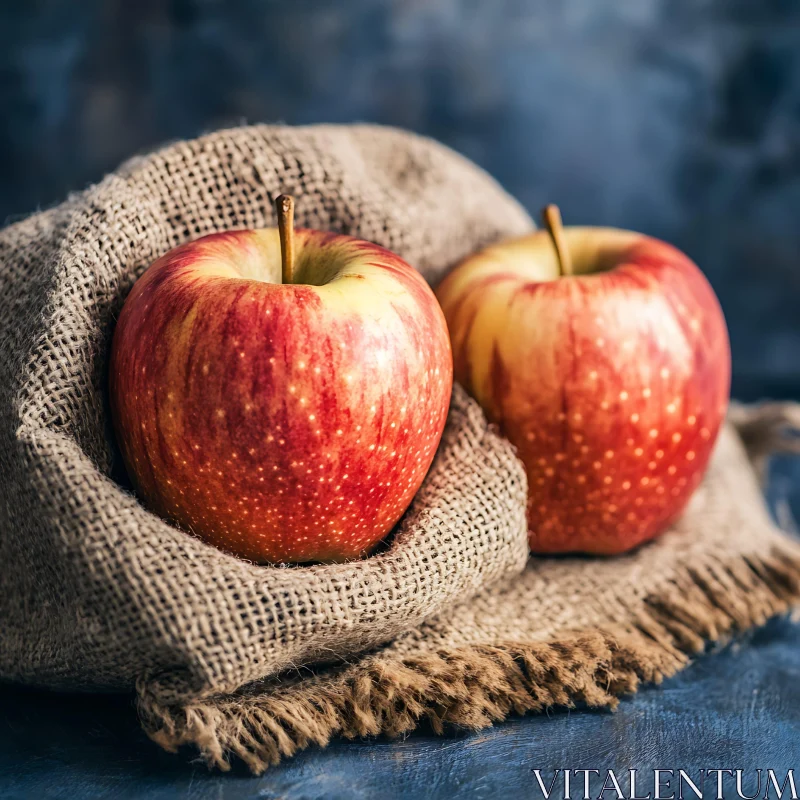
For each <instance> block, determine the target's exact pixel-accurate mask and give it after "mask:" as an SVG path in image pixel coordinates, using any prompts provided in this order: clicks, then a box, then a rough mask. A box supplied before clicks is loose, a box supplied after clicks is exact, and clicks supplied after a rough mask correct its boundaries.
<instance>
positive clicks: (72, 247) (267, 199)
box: [0, 126, 800, 772]
mask: <svg viewBox="0 0 800 800" xmlns="http://www.w3.org/2000/svg"><path fill="white" fill-rule="evenodd" d="M280 192H286V193H291V194H293V195H294V196H295V198H296V199H297V217H298V224H299V225H302V226H306V227H317V228H326V229H331V230H338V231H341V232H345V233H351V234H355V235H358V236H362V237H363V238H367V239H371V240H373V241H376V242H378V243H379V244H382V245H384V246H386V247H389V248H391V249H393V250H395V251H396V252H397V253H398V254H399V255H401V256H402V257H404V258H405V259H406V260H408V261H409V262H410V263H411V264H412V265H414V266H416V267H417V268H419V269H420V270H421V271H422V273H423V275H425V277H426V278H428V279H429V280H430V281H431V282H435V281H436V280H438V278H439V277H440V276H441V275H442V274H444V272H445V271H446V270H447V269H448V268H449V267H450V266H452V265H453V264H455V263H456V262H457V261H459V260H460V259H461V258H463V257H464V256H465V255H467V254H468V253H470V252H472V251H474V250H475V249H477V248H479V247H481V246H483V245H485V244H487V243H489V242H491V241H494V240H497V239H500V238H503V237H506V236H514V235H519V234H521V233H523V232H525V231H526V230H529V229H530V228H531V225H532V224H531V222H530V220H529V218H528V217H527V216H526V214H525V213H524V212H523V211H522V210H521V208H520V207H519V206H518V205H517V204H516V203H515V202H514V201H513V200H512V199H511V198H509V197H508V196H507V195H505V194H504V193H503V192H502V191H501V190H500V189H499V187H498V186H497V185H496V184H495V183H494V182H493V181H492V180H491V179H490V178H488V176H486V175H485V174H484V173H482V172H481V171H480V170H478V169H477V168H476V167H474V166H473V165H471V164H469V163H468V162H466V161H465V160H464V159H462V158H460V157H458V156H456V155H455V154H454V153H452V152H450V151H448V150H447V149H445V148H443V147H441V146H440V145H437V144H435V143H433V142H430V141H428V140H424V139H420V138H418V137H414V136H412V135H410V134H406V133H402V132H398V131H393V130H388V129H381V128H374V127H368V126H355V127H333V126H327V127H316V128H299V129H290V128H283V127H255V128H242V129H235V130H231V131H223V132H220V133H216V134H213V135H210V136H207V137H204V138H202V139H199V140H196V141H193V142H187V143H179V144H176V145H173V146H170V147H167V148H166V149H164V150H162V151H159V152H157V153H155V154H153V155H150V156H146V157H143V158H139V159H136V160H134V161H132V162H130V163H128V164H126V165H124V166H123V167H122V168H121V169H120V170H119V171H118V172H117V173H115V174H114V175H111V176H110V177H108V178H107V179H106V180H104V181H103V182H102V183H101V184H99V185H98V186H96V187H93V188H90V189H89V190H87V191H85V192H83V193H81V194H79V195H76V196H75V197H73V198H71V199H70V200H68V201H67V202H65V203H64V204H63V205H61V206H59V207H58V208H56V209H53V210H51V211H48V212H45V213H42V214H38V215H35V216H33V217H31V218H29V219H27V220H25V221H23V222H21V223H17V224H16V225H13V226H11V227H9V228H7V229H5V230H4V231H2V232H0V342H1V343H2V360H1V361H0V401H2V403H0V467H1V468H2V481H1V482H0V493H1V494H0V496H2V501H3V502H2V505H0V513H2V515H3V516H2V519H1V520H0V522H1V523H2V527H1V528H0V619H2V620H3V628H2V633H1V634H0V676H2V677H4V678H11V679H16V680H20V681H25V682H29V683H35V684H41V685H48V686H53V687H69V688H87V689H90V688H126V687H130V686H133V685H134V684H135V686H136V690H137V694H138V705H139V711H140V716H141V719H142V724H143V726H144V728H145V730H146V731H147V732H148V734H149V735H150V736H151V737H152V738H153V739H154V740H155V741H156V742H158V743H159V744H161V745H162V746H163V747H165V748H167V749H169V750H175V749H177V748H178V747H180V746H181V745H184V744H190V745H193V746H195V747H196V748H198V749H199V750H200V752H201V754H202V756H203V757H204V758H205V759H206V760H207V761H208V762H209V763H210V764H212V765H215V766H218V767H220V768H223V769H226V768H227V767H228V766H229V764H230V761H231V759H232V757H238V758H241V759H243V760H244V761H245V762H246V763H247V764H248V766H249V767H250V768H251V769H252V770H253V771H254V772H261V771H263V770H264V769H265V768H267V767H268V766H269V765H270V764H274V763H276V762H277V761H279V760H280V759H281V758H282V757H287V756H291V755H292V754H294V753H295V752H297V750H299V749H302V748H304V747H307V746H309V745H311V744H315V745H320V746H324V745H325V744H326V743H327V742H328V741H329V740H330V739H331V737H333V736H344V737H350V738H353V737H358V736H362V735H368V734H378V733H385V734H388V735H399V734H402V733H403V732H405V731H408V730H411V729H412V728H414V727H415V726H416V725H417V724H419V723H420V722H421V721H423V720H426V721H428V722H429V724H430V725H432V727H433V728H434V730H437V731H441V730H443V729H444V727H445V726H447V725H461V726H465V727H469V728H479V727H482V726H485V725H488V724H491V723H492V722H494V721H497V720H500V719H502V718H504V717H505V716H507V715H508V714H510V713H524V712H526V711H535V710H542V709H544V708H547V707H549V706H553V705H574V704H578V703H585V704H588V705H592V706H604V705H605V706H612V705H613V704H614V703H615V702H616V698H617V697H618V696H620V695H622V694H624V693H626V692H631V691H634V690H635V689H636V687H637V685H638V684H639V683H640V682H642V681H658V680H660V679H661V678H663V677H664V676H666V675H670V674H672V673H674V672H675V671H676V670H678V669H680V668H681V667H682V666H683V665H684V664H686V663H687V661H688V659H689V657H690V656H691V654H692V653H694V652H697V651H699V650H701V649H702V648H703V647H704V646H705V644H706V643H707V642H708V641H712V640H718V639H721V638H724V637H727V636H729V635H731V634H733V633H735V632H736V631H740V630H744V629H746V628H748V627H751V626H753V625H756V624H759V623H761V622H763V621H765V620H766V619H767V618H769V617H770V616H773V615H775V614H779V613H783V612H785V611H787V610H789V609H790V608H791V607H792V605H794V604H795V603H797V602H798V601H799V600H800V545H798V544H797V543H796V542H793V541H792V540H791V539H789V538H788V537H787V536H785V535H784V534H782V533H781V532H780V531H778V530H777V529H776V528H775V527H774V526H773V524H772V522H771V521H770V518H769V515H768V514H767V512H766V510H765V507H764V503H763V500H762V496H761V492H760V487H759V483H758V479H757V476H756V471H755V470H754V468H753V464H754V463H755V464H757V465H758V466H759V467H762V466H763V464H764V460H765V457H766V455H767V454H768V452H769V451H771V450H774V449H792V448H795V449H796V448H797V439H796V438H792V437H791V434H790V433H789V429H790V428H791V427H792V425H795V426H796V423H797V411H796V409H794V408H786V407H784V406H767V407H763V408H744V407H736V408H734V409H733V410H732V413H731V420H730V422H729V424H728V425H727V426H726V428H725V429H724V432H723V434H722V436H721V438H720V441H719V443H718V445H717V448H716V451H715V455H714V459H713V461H712V465H711V467H710V470H709V473H708V475H707V476H706V479H705V481H704V482H703V484H702V486H701V488H700V489H699V491H698V492H697V494H696V496H695V497H694V499H693V501H692V503H691V504H690V507H689V508H688V509H687V511H686V513H685V514H684V516H683V518H682V519H681V521H680V522H679V523H678V524H677V525H675V526H674V528H673V529H672V530H671V531H670V532H669V533H667V534H666V535H665V536H664V537H662V538H661V539H659V540H657V541H656V542H653V543H651V544H649V545H648V546H646V547H643V548H641V549H639V550H638V551H636V552H635V553H633V554H631V555H628V556H625V557H621V558H616V559H588V558H587V559H582V558H569V559H534V560H530V561H529V562H528V563H527V566H526V556H527V549H526V547H527V545H526V542H527V536H526V530H525V522H524V516H525V514H524V512H525V493H526V487H525V480H524V473H523V471H522V469H521V466H520V465H519V464H518V462H517V461H516V460H515V458H514V455H513V452H512V451H511V449H510V447H509V446H508V445H507V444H506V443H504V442H503V440H502V439H500V438H499V437H498V436H497V435H496V434H495V433H494V432H493V431H492V430H491V429H490V428H489V427H488V426H487V424H486V421H485V419H484V418H483V416H482V414H481V412H480V410H479V409H478V408H477V407H476V406H475V404H474V403H473V402H472V401H471V400H469V399H468V398H467V397H466V396H465V395H464V393H463V392H462V391H461V390H460V389H459V388H458V387H456V389H455V390H454V394H453V400H452V405H451V410H450V417H449V422H448V426H447V429H446V432H445V435H444V438H443V440H442V443H441V446H440V448H439V452H438V454H437V458H436V460H435V462H434V465H433V467H432V469H431V471H430V473H429V475H428V477H427V479H426V481H425V483H424V485H423V487H422V489H421V490H420V492H419V493H418V495H417V497H416V499H415V501H414V503H413V504H412V507H411V508H410V509H409V511H408V513H407V514H406V516H405V518H404V519H403V521H402V522H401V524H400V526H399V530H398V531H397V532H396V534H395V535H394V537H393V538H392V539H391V541H390V543H389V544H388V546H387V548H386V550H385V551H384V552H382V553H380V554H378V555H376V556H373V557H371V558H369V559H366V560H364V561H362V562H359V563H352V564H343V565H335V566H324V567H302V568H285V569H280V568H270V567H257V566H254V565H251V564H249V563H246V562H243V561H239V560H237V559H235V558H233V557H231V556H229V555H226V554H224V553H221V552H218V551H216V550H213V549H212V548H210V547H207V546H206V545H204V544H202V543H201V542H199V541H197V540H196V539H194V538H193V537H191V536H189V535H188V534H186V533H183V532H181V531H179V530H177V529H175V528H174V527H172V526H170V525H168V524H167V523H165V522H163V521H161V520H159V519H157V518H155V517H153V516H152V515H151V514H149V513H148V512H147V511H146V510H145V509H144V508H142V506H141V505H140V504H139V503H138V502H137V500H136V498H135V497H134V496H133V495H132V494H131V493H130V492H129V491H126V490H125V489H124V488H123V486H122V485H121V482H122V484H123V485H124V477H123V476H121V475H119V474H118V472H117V469H118V459H116V458H115V450H114V445H113V440H112V437H111V435H110V432H109V431H110V428H109V425H108V415H107V409H106V403H105V399H104V395H103V391H102V387H103V386H104V384H105V374H104V368H105V363H106V357H107V353H108V344H109V337H110V333H111V330H112V328H113V320H114V316H115V314H116V313H117V312H118V310H119V308H120V306H121V304H122V301H123V299H124V296H125V294H126V292H127V290H128V289H129V288H130V286H131V284H132V282H133V281H134V280H135V278H136V277H137V276H138V275H139V274H141V272H142V270H143V269H145V268H146V266H147V265H148V264H149V263H150V262H152V261H153V260H154V259H155V258H156V257H157V256H158V255H160V254H161V253H163V252H165V251H166V250H168V249H169V248H170V247H172V246H174V245H176V244H178V243H180V242H183V241H186V240H187V239H190V238H194V237H196V236H198V235H201V234H205V233H208V232H211V231H213V230H222V229H230V228H238V227H262V226H265V225H271V224H274V217H273V211H272V200H273V198H274V197H275V196H276V195H277V194H278V193H280Z"/></svg>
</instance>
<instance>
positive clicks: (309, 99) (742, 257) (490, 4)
mask: <svg viewBox="0 0 800 800" xmlns="http://www.w3.org/2000/svg"><path fill="white" fill-rule="evenodd" d="M0 114H2V125H1V126H0V222H3V221H5V220H13V219H14V218H17V217H19V216H21V215H24V214H27V213H29V212H31V211H33V210H35V209H36V208H39V207H42V206H47V205H50V204H53V203H55V202H58V201H59V200H60V199H62V198H63V197H64V196H65V195H66V194H67V193H68V192H69V191H71V190H75V189H80V188H82V187H83V186H85V185H86V184H87V183H89V182H92V181H96V180H98V179H99V178H100V177H102V175H103V174H104V173H105V172H106V171H108V170H111V169H113V168H114V167H115V166H116V165H117V164H118V163H119V162H120V161H122V160H123V159H125V158H127V157H129V156H130V155H132V154H134V153H136V152H140V151H143V150H146V149H148V148H151V147H153V146H155V145H158V144H160V143H162V142H164V141H165V140H170V139H176V138H182V137H191V136H195V135H198V134H200V133H202V132H204V131H207V130H211V129H213V128H217V127H220V126H224V125H231V124H239V123H241V122H275V121H283V122H289V123H308V122H318V121H337V122H347V121H353V120H370V121H376V122H382V123H387V124H392V125H399V126H403V127H407V128H411V129H413V130H416V131H419V132H422V133H426V134H429V135H432V136H434V137H436V138H439V139H441V140H442V141H444V142H446V143H447V144H449V145H451V146H453V147H455V148H456V149H457V150H460V151H461V152H463V153H464V154H466V155H467V156H469V157H471V158H473V159H474V160H475V161H477V162H478V163H479V164H481V165H482V166H483V167H485V168H486V169H488V170H489V171H490V172H491V173H493V174H494V175H495V176H496V177H497V178H498V179H499V180H500V181H501V182H502V183H503V184H504V185H505V186H506V188H507V189H508V190H509V191H510V192H512V193H513V194H515V195H516V196H517V197H519V198H520V199H521V200H522V202H523V203H524V204H525V205H526V206H527V207H528V208H529V209H530V210H531V211H532V212H533V213H536V212H537V210H538V209H539V208H540V207H541V206H542V205H543V204H544V203H545V202H550V201H554V202H557V203H559V204H560V205H561V206H562V210H563V212H564V216H565V218H566V219H567V221H568V222H574V223H583V224H609V225H618V226H621V227H629V228H634V229H639V230H642V231H645V232H648V233H651V234H654V235H656V236H660V237H663V238H665V239H668V240H670V241H672V242H674V243H675V244H677V245H678V246H679V247H681V248H683V249H684V250H686V251H687V252H688V253H689V254H690V255H691V256H693V257H694V258H695V260H697V261H698V263H699V264H700V266H701V267H702V268H703V269H704V270H705V271H706V273H707V274H708V275H709V277H710V279H711V281H712V283H713V284H714V286H715V288H716V290H717V292H718V294H719V295H720V299H721V301H722V304H723V308H724V310H725V312H726V315H727V318H728V322H729V325H730V329H731V337H732V343H733V351H734V394H736V395H737V396H739V397H742V398H747V399H753V398H756V397H759V396H762V395H772V396H784V397H795V398H800V314H798V311H797V309H798V305H800V1H798V0H528V2H523V0H338V1H337V0H282V1H281V2H277V1H276V0H227V2H224V1H223V0H81V2H67V1H58V0H0ZM798 492H800V461H799V460H795V461H793V462H791V461H789V460H788V459H784V460H782V462H780V463H779V464H778V465H777V468H776V470H775V473H774V475H773V480H772V482H771V484H770V491H769V495H770V499H771V501H772V503H773V505H774V507H775V509H776V512H777V515H778V517H779V519H780V520H781V521H782V522H783V523H784V524H786V525H789V526H791V524H792V523H791V513H790V511H789V509H790V508H791V509H792V510H793V511H794V514H795V516H796V515H797V514H798V510H800V505H798V503H800V500H798V497H800V494H798ZM0 625H1V622H0ZM0 635H1V634H0ZM798 686H800V627H798V626H797V625H792V624H790V623H788V622H785V621H783V622H776V623H773V624H772V625H771V626H769V627H768V628H767V629H766V630H765V631H763V632H760V633H757V634H755V635H754V637H753V638H752V640H751V641H750V642H749V646H748V647H745V648H742V649H730V650H727V651H726V652H725V653H722V654H719V655H715V656H709V657H707V658H704V659H701V660H700V661H699V663H697V664H696V665H694V666H693V667H691V668H690V669H688V670H687V671H686V672H684V673H682V674H681V675H679V676H677V677H676V678H674V679H672V680H670V681H668V682H667V683H666V684H665V685H664V687H662V688H660V689H656V688H650V689H646V690H644V691H643V692H642V693H640V694H639V695H637V697H636V698H634V699H633V700H630V701H627V702H625V703H623V705H622V707H621V709H620V711H619V712H618V713H617V714H616V715H614V716H610V715H608V714H605V713H577V714H576V713H573V714H568V713H566V712H556V713H554V714H553V715H552V716H532V717H528V718H525V719H515V720H512V721H509V722H508V723H505V724H503V725H501V726H498V727H497V728H496V729H493V730H491V731H488V732H484V733H480V734H476V735H471V736H465V735H452V736H450V737H448V738H444V739H434V738H432V737H430V736H427V735H425V734H424V733H418V734H414V735H413V736H411V737H410V738H409V739H408V740H406V741H404V742H401V743H394V744H389V743H387V742H385V741H382V740H379V741H365V742H362V743H355V744H344V743H335V744H334V745H333V746H332V747H331V748H330V749H329V750H327V751H324V752H320V751H315V750H311V751H309V752H307V753H304V754H302V755H300V756H299V757H298V758H297V759H295V760H294V761H290V762H288V763H286V764H285V765H282V766H280V767H279V768H277V769H276V770H274V771H271V772H269V773H268V774H267V775H266V776H265V777H263V778H261V779H253V778H249V777H248V776H246V775H245V774H244V773H243V772H242V770H241V769H238V770H237V771H235V773H234V774H233V775H231V776H225V777H222V776H220V775H218V774H208V773H207V772H206V771H205V770H204V769H203V768H201V767H197V766H194V765H191V764H189V763H187V756H188V755H190V754H188V753H183V754H181V755H180V756H178V757H174V756H167V755H166V754H163V753H161V752H160V751H158V750H157V748H156V747H155V746H154V745H152V744H150V743H149V742H147V741H146V740H145V739H144V736H143V734H142V733H141V732H140V731H139V730H138V728H137V724H136V720H135V716H134V713H133V710H132V708H131V700H130V698H128V697H116V698H107V697H84V696H69V695H53V694H50V693H46V692H36V691H33V690H27V689H20V688H18V687H14V686H8V685H7V686H0V796H2V797H3V798H11V799H13V798H34V797H35V798H40V797H41V798H45V797H53V798H56V797H58V798H76V797H114V798H123V797H124V798H127V797H131V798H134V797H135V798H143V797H148V798H150V797H152V798H162V797H164V798H167V797H170V798H171V797H176V796H185V797H189V798H198V799H199V798H210V797H220V798H221V797H237V798H239V797H241V798H244V797H261V798H278V797H285V798H297V800H301V799H303V800H308V798H348V800H349V798H368V797H369V798H372V797H375V798H394V797H397V798H402V797H438V798H456V797H459V798H460V797H465V798H466V797H495V796H533V794H532V792H533V786H534V779H533V777H532V775H531V773H530V770H531V769H532V768H535V767H539V768H541V769H543V770H548V769H552V768H555V767H570V768H573V769H575V768H600V769H606V768H610V767H614V768H615V769H617V770H621V771H624V770H626V769H627V768H628V767H632V766H633V767H638V768H640V769H644V770H647V769H652V768H653V767H660V768H684V769H689V770H691V769H694V768H699V767H707V768H713V767H725V768H727V767H733V768H736V767H739V768H745V769H750V770H752V769H755V768H756V767H760V768H764V769H766V768H774V769H776V770H784V771H785V770H786V769H788V768H795V769H796V770H797V769H798V767H800V694H799V693H798ZM798 774H800V773H798ZM648 788H651V787H648Z"/></svg>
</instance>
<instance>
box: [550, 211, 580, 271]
mask: <svg viewBox="0 0 800 800" xmlns="http://www.w3.org/2000/svg"><path fill="white" fill-rule="evenodd" d="M542 218H543V220H544V225H545V227H546V228H547V232H548V233H549V234H550V238H551V239H552V240H553V247H555V249H556V256H557V257H558V269H559V271H560V273H561V274H562V275H572V274H573V272H572V257H571V256H570V253H569V248H568V247H567V242H566V240H565V239H564V224H563V222H562V221H561V212H560V211H559V209H558V206H556V205H553V204H552V203H551V204H550V205H548V206H545V207H544V210H543V211H542Z"/></svg>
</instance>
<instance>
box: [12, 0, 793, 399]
mask: <svg viewBox="0 0 800 800" xmlns="http://www.w3.org/2000/svg"><path fill="white" fill-rule="evenodd" d="M0 104H1V105H0V108H1V109H2V115H3V124H2V130H0V175H2V179H1V180H0V219H7V218H9V217H12V218H13V217H14V216H15V215H18V214H24V213H26V212H29V211H31V210H33V209H35V208H36V207H38V206H43V205H48V204H51V203H53V202H55V201H57V200H58V199H60V198H61V197H63V196H64V195H65V194H66V193H67V192H68V191H69V190H71V189H76V188H80V187H82V186H84V185H85V184H87V183H88V182H91V181H94V180H97V179H98V178H99V177H101V176H102V174H103V173H104V172H105V171H107V170H110V169H112V168H113V167H114V166H115V165H116V164H117V163H118V162H119V161H121V160H122V159H124V158H126V157H127V156H129V155H131V154H133V153H135V152H137V151H141V150H144V149H147V148H149V147H152V146H154V145H156V144H158V143H160V142H162V141H164V140H168V139H174V138H178V137H187V136H194V135H196V134H198V133H201V132H203V131H206V130H209V129H212V128H215V127H218V126H221V125H230V124H235V123H239V122H242V121H248V122H256V121H285V122H290V123H300V122H316V121H350V120H373V121H378V122H384V123H389V124H394V125H401V126H404V127H408V128H412V129H414V130H417V131H421V132H424V133H427V134H430V135H433V136H435V137H437V138H439V139H441V140H443V141H444V142H446V143H448V144H450V145H452V146H453V147H455V148H456V149H458V150H460V151H461V152H463V153H465V154H466V155H468V156H470V157H471V158H473V159H475V160H476V161H477V162H478V163H480V164H481V165H482V166H484V167H486V168H487V169H488V170H489V171H490V172H492V173H493V174H494V175H495V176H496V177H497V178H498V179H499V180H500V181H501V182H502V183H503V184H504V185H505V186H506V187H507V189H508V190H509V191H510V192H512V193H513V194H515V195H517V196H518V197H519V198H520V199H521V200H522V201H523V202H524V203H525V204H526V205H527V206H528V207H529V208H530V209H531V210H532V211H534V212H535V211H536V210H537V209H538V208H539V207H540V206H541V205H542V204H543V203H544V202H545V201H555V202H558V203H559V204H560V205H561V206H562V209H563V211H564V215H565V217H566V219H567V220H568V221H569V222H576V223H597V224H612V225H618V226H622V227H630V228H636V229H640V230H643V231H646V232H649V233H652V234H655V235H657V236H661V237H663V238H666V239H669V240H671V241H673V242H674V243H676V244H677V245H678V246H680V247H682V248H683V249H685V250H686V251H687V252H689V254H690V255H692V256H693V257H694V258H695V259H696V260H697V261H698V263H699V264H700V265H701V267H702V268H703V269H704V270H705V271H706V272H707V274H708V275H709V277H710V278H711V280H712V282H713V284H714V286H715V288H716V289H717V291H718V293H719V295H720V298H721V300H722V303H723V307H724V309H725V312H726V314H727V316H728V319H729V323H730V327H731V335H732V340H733V347H734V374H735V384H734V386H735V391H736V393H737V394H739V395H744V396H753V395H756V394H761V393H769V394H795V395H800V313H799V312H798V310H797V309H798V305H800V2H797V0H558V2H549V1H547V0H529V1H528V2H523V0H427V1H426V0H291V2H289V1H286V2H270V1H268V0H261V2H258V1H257V0H240V1H235V0H228V1H227V2H223V0H83V2H78V3H75V2H52V1H50V2H47V1H45V0H27V1H26V0H19V1H18V2H8V1H5V2H3V1H2V0H0Z"/></svg>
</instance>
